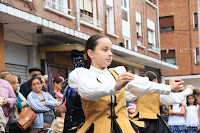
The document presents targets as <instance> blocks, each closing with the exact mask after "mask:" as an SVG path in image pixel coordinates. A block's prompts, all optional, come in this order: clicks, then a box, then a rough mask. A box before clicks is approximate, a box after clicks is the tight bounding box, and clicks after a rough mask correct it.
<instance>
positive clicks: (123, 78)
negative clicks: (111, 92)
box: [115, 72, 134, 91]
mask: <svg viewBox="0 0 200 133" xmlns="http://www.w3.org/2000/svg"><path fill="white" fill-rule="evenodd" d="M133 79H134V74H132V73H130V72H124V73H121V74H120V75H119V77H118V79H117V83H116V84H115V91H119V90H121V88H123V87H124V86H125V85H126V84H127V83H128V82H130V81H131V80H133Z"/></svg>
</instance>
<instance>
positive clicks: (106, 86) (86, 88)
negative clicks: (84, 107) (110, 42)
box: [68, 66, 182, 102]
mask: <svg viewBox="0 0 200 133" xmlns="http://www.w3.org/2000/svg"><path fill="white" fill-rule="evenodd" d="M112 69H114V70H115V71H116V72H117V73H118V74H120V73H123V72H126V69H125V67H123V66H119V67H115V68H112ZM68 83H69V86H70V87H72V88H74V89H75V90H76V91H77V92H78V94H79V95H80V96H81V97H82V98H84V99H86V100H97V99H99V98H101V97H104V96H107V95H114V94H117V93H119V92H120V91H115V89H114V87H115V84H116V81H115V79H114V77H113V76H112V74H111V73H110V72H109V71H108V69H107V68H105V69H104V70H100V69H97V68H95V67H93V66H90V69H86V68H76V69H75V70H73V71H72V72H71V73H70V74H69V80H68ZM125 89H126V100H127V101H134V100H136V99H137V96H143V95H146V94H147V93H149V92H151V93H152V92H153V93H159V94H166V95H168V94H170V92H171V87H170V86H169V85H165V84H158V83H155V82H151V81H149V79H148V78H147V77H140V76H137V75H135V78H134V79H133V80H132V81H130V82H129V83H128V84H127V85H126V86H125ZM133 94H134V95H133ZM174 98H176V97H174ZM181 99H182V98H181ZM172 100H173V99H172ZM176 101H177V99H176ZM178 101H179V99H178ZM180 102H181V101H180Z"/></svg>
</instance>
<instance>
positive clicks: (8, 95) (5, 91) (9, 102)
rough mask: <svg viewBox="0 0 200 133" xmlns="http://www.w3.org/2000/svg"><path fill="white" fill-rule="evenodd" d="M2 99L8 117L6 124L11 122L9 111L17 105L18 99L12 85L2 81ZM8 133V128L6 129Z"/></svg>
mask: <svg viewBox="0 0 200 133" xmlns="http://www.w3.org/2000/svg"><path fill="white" fill-rule="evenodd" d="M0 90H1V91H0V97H3V104H2V108H3V112H4V115H5V117H6V123H7V122H8V120H9V114H8V113H9V110H10V109H11V108H12V107H14V106H15V105H16V104H17V98H16V96H15V93H14V91H13V89H12V86H11V85H10V83H9V82H8V81H6V80H3V79H0ZM6 130H7V131H8V128H7V129H6Z"/></svg>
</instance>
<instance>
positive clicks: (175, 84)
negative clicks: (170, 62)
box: [169, 78, 184, 91]
mask: <svg viewBox="0 0 200 133" xmlns="http://www.w3.org/2000/svg"><path fill="white" fill-rule="evenodd" d="M183 83H184V81H183V80H181V79H177V78H172V79H170V80H169V85H170V86H171V90H172V91H173V90H174V89H178V88H182V87H183Z"/></svg>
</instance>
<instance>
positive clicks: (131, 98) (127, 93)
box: [125, 91, 137, 102]
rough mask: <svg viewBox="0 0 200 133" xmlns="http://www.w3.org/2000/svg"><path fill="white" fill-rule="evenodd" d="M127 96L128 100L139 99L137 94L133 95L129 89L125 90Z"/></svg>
mask: <svg viewBox="0 0 200 133" xmlns="http://www.w3.org/2000/svg"><path fill="white" fill-rule="evenodd" d="M125 96H126V101H128V102H133V101H135V100H137V96H135V95H133V94H132V93H130V92H129V91H125Z"/></svg>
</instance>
